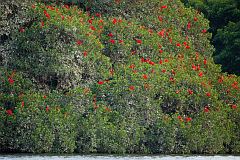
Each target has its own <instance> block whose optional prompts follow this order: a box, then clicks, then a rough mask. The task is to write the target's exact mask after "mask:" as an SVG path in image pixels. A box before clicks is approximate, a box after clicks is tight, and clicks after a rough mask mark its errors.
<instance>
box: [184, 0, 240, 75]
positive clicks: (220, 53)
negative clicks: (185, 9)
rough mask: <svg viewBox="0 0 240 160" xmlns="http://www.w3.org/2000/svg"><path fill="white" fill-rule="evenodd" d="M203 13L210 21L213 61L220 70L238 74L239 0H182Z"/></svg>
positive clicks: (239, 70) (239, 48)
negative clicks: (213, 49)
mask: <svg viewBox="0 0 240 160" xmlns="http://www.w3.org/2000/svg"><path fill="white" fill-rule="evenodd" d="M182 2H184V3H185V4H186V6H192V7H194V8H195V9H197V10H199V11H201V12H203V13H204V15H205V17H206V18H207V19H209V21H210V29H209V31H210V32H211V33H212V34H213V38H212V41H211V42H212V44H213V45H214V47H215V48H216V51H215V52H214V55H213V57H214V61H215V62H216V63H217V64H221V65H222V70H223V71H224V72H228V73H234V74H236V75H240V53H239V50H240V43H239V39H240V1H239V0H208V1H203V0H191V1H189V0H182Z"/></svg>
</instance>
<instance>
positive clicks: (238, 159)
mask: <svg viewBox="0 0 240 160" xmlns="http://www.w3.org/2000/svg"><path fill="white" fill-rule="evenodd" d="M61 159H64V160H240V156H166V155H164V156H111V155H102V156H101V155H86V156H83V155H81V156H79V155H65V156H56V155H54V156H49V155H19V154H18V155H0V160H61Z"/></svg>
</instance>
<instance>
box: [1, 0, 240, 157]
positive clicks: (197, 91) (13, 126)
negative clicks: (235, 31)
mask: <svg viewBox="0 0 240 160" xmlns="http://www.w3.org/2000/svg"><path fill="white" fill-rule="evenodd" d="M49 4H51V3H49ZM130 4H131V5H130ZM81 5H82V6H85V9H86V8H87V7H90V12H89V13H84V11H82V10H81V9H78V8H77V7H76V6H69V5H63V6H58V5H54V6H53V5H44V4H41V3H37V4H35V5H33V6H31V7H32V8H31V9H29V10H28V12H26V13H27V14H28V15H31V17H32V18H33V19H34V20H33V23H32V24H31V25H30V26H27V27H25V28H24V30H20V32H19V31H12V32H11V34H12V38H11V41H9V42H8V44H9V45H10V47H11V49H10V52H9V56H8V57H7V58H6V62H7V63H6V64H7V65H6V66H5V68H7V69H5V68H4V69H2V70H1V71H2V72H1V74H0V76H1V82H3V83H0V87H1V88H0V89H1V90H0V106H1V110H0V116H1V120H0V127H1V129H0V149H1V151H2V152H3V151H15V152H34V153H44V152H54V153H72V152H78V153H120V154H123V153H168V154H171V153H238V152H239V149H238V147H239V131H240V129H239V105H240V92H239V82H240V80H239V77H237V76H234V75H227V74H221V69H220V66H219V65H216V64H214V61H213V58H211V55H212V53H213V48H212V46H211V45H210V43H209V38H210V37H211V34H209V33H207V32H206V31H207V29H208V21H207V20H206V19H204V18H203V16H202V15H200V14H198V13H197V12H196V11H194V10H192V9H186V8H184V6H183V4H182V3H181V2H180V1H179V0H176V1H169V0H162V1H161V2H159V1H157V0H156V1H155V0H153V1H135V0H132V1H125V0H123V1H111V0H110V1H98V0H96V1H88V3H86V1H81ZM81 5H80V6H81ZM104 6H108V7H107V8H106V7H105V8H103V7H104ZM159 8H160V9H159ZM150 13H152V14H150ZM176 13H177V14H176ZM30 40H31V41H30ZM9 69H16V70H17V72H19V73H18V74H15V72H11V71H8V70H9ZM5 70H6V71H5ZM17 75H19V76H17ZM28 81H30V82H29V85H30V86H31V84H36V86H33V87H32V88H29V87H28V83H27V82H28ZM31 82H32V83H31ZM28 88H29V89H28ZM34 89H35V90H34ZM22 93H23V94H22ZM19 95H20V96H19ZM42 146H44V147H42Z"/></svg>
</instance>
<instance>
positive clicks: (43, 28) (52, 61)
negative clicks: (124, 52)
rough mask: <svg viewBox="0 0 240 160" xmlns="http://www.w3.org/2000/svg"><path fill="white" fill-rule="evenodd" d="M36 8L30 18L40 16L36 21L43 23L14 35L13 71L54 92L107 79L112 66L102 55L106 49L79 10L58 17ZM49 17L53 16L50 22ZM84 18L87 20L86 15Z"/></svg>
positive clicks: (64, 11) (60, 11)
mask: <svg viewBox="0 0 240 160" xmlns="http://www.w3.org/2000/svg"><path fill="white" fill-rule="evenodd" d="M35 7H37V9H36V10H35V11H32V12H30V13H29V14H34V12H36V13H35V14H34V15H35V18H34V19H36V20H39V21H35V22H34V23H33V24H32V25H31V27H29V28H25V29H24V31H22V32H21V33H19V32H17V33H14V38H13V40H12V41H11V46H12V52H11V53H10V54H9V56H8V57H7V62H8V63H7V66H8V67H9V68H12V69H18V70H19V71H22V72H24V73H25V74H27V75H28V76H29V77H30V78H31V79H34V80H35V81H37V82H38V84H40V85H42V86H41V88H50V89H65V90H68V89H70V88H73V87H75V86H77V85H79V84H81V85H83V86H84V85H89V84H91V83H93V82H94V81H96V79H99V78H101V77H106V75H105V73H106V72H104V70H108V69H109V68H110V64H109V60H108V58H107V57H105V56H104V55H102V54H101V50H102V48H103V46H102V44H101V43H100V42H99V40H98V39H96V37H95V36H94V35H91V34H92V30H91V28H89V25H86V24H84V23H81V22H80V21H79V20H78V18H79V17H78V16H77V15H78V13H77V11H76V10H74V9H71V10H68V9H66V8H65V9H61V10H60V9H59V10H58V11H57V13H56V12H55V9H54V10H53V8H48V9H47V7H43V8H41V7H40V5H39V6H35ZM46 9H47V10H48V11H46ZM48 12H49V13H48ZM45 14H46V15H49V14H51V18H50V20H48V18H47V17H46V15H45ZM59 14H63V15H61V17H58V16H59ZM80 14H81V17H82V19H85V20H86V15H85V14H84V13H80ZM86 33H88V34H89V35H88V36H87V35H86ZM36 64H38V65H36Z"/></svg>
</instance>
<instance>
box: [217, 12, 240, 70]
mask: <svg viewBox="0 0 240 160" xmlns="http://www.w3.org/2000/svg"><path fill="white" fill-rule="evenodd" d="M239 15H240V14H239ZM239 28H240V23H239V22H238V23H233V22H229V23H228V24H227V25H226V26H225V27H224V28H223V29H219V30H218V31H217V34H216V36H215V37H214V39H213V42H214V44H215V46H216V53H217V54H215V56H214V59H215V62H216V63H219V64H222V70H223V71H225V72H226V71H227V72H229V73H236V74H239V73H240V69H239V68H240V67H239V64H240V56H239V49H240V29H239Z"/></svg>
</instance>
